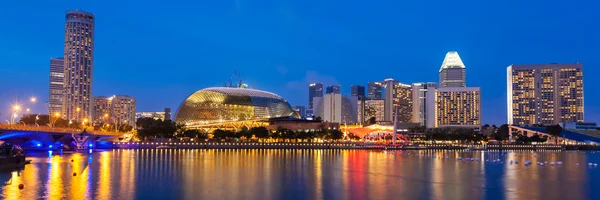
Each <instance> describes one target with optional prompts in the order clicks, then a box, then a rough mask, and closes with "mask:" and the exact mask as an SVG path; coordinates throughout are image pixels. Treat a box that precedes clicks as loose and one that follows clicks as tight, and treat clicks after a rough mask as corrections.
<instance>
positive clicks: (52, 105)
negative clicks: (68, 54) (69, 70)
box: [48, 58, 65, 116]
mask: <svg viewBox="0 0 600 200" xmlns="http://www.w3.org/2000/svg"><path fill="white" fill-rule="evenodd" d="M64 63H65V62H64V60H63V58H52V59H50V93H49V94H50V95H49V96H48V112H49V113H48V115H50V116H54V115H55V113H58V114H59V115H60V116H62V115H64V114H63V110H62V106H63V94H64V77H65V71H64Z"/></svg>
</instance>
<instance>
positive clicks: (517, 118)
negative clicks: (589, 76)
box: [507, 63, 584, 126]
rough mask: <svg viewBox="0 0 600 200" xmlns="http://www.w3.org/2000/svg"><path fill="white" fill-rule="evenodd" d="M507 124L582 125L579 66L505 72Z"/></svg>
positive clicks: (543, 66) (518, 68)
mask: <svg viewBox="0 0 600 200" xmlns="http://www.w3.org/2000/svg"><path fill="white" fill-rule="evenodd" d="M507 90H508V91H507V92H508V93H507V94H508V95H507V105H508V109H507V112H508V124H515V125H521V126H526V125H534V124H542V125H553V124H561V125H562V123H570V122H583V120H584V118H583V117H584V116H583V113H584V107H583V106H584V105H583V65H582V64H580V63H575V64H534V65H511V66H508V68H507Z"/></svg>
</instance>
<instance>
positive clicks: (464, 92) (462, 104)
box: [435, 87, 481, 130]
mask: <svg viewBox="0 0 600 200" xmlns="http://www.w3.org/2000/svg"><path fill="white" fill-rule="evenodd" d="M435 112H436V127H440V128H443V127H463V128H473V129H476V130H479V129H480V128H481V90H480V88H479V87H445V88H438V89H437V90H436V111H435Z"/></svg>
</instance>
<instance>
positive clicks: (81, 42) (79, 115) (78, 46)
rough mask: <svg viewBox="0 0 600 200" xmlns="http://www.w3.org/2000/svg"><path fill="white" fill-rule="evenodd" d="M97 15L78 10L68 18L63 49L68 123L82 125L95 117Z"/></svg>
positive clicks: (64, 105)
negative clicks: (89, 117) (94, 85)
mask: <svg viewBox="0 0 600 200" xmlns="http://www.w3.org/2000/svg"><path fill="white" fill-rule="evenodd" d="M94 20H95V19H94V15H93V14H91V13H88V12H84V11H79V10H70V11H67V14H66V25H65V49H64V53H65V54H64V92H65V93H64V97H63V105H62V109H63V114H64V116H65V117H64V118H65V119H73V120H76V121H83V119H84V118H87V116H89V115H91V114H92V104H93V102H92V101H93V99H92V98H91V97H92V96H91V94H92V75H93V73H92V71H93V69H94Z"/></svg>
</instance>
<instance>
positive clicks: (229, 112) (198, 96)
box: [175, 87, 299, 128]
mask: <svg viewBox="0 0 600 200" xmlns="http://www.w3.org/2000/svg"><path fill="white" fill-rule="evenodd" d="M277 117H296V118H298V117H299V116H298V114H297V113H296V112H294V110H293V109H292V107H291V106H290V104H289V103H288V102H287V101H286V100H285V99H283V98H281V97H280V96H279V95H276V94H273V93H270V92H265V91H261V90H255V89H248V88H232V87H214V88H206V89H203V90H199V91H197V92H195V93H193V94H192V95H190V96H189V97H187V98H186V99H185V100H184V101H183V103H182V104H181V106H179V110H178V111H177V113H176V114H175V121H177V122H179V123H183V124H185V125H186V126H187V127H188V128H202V127H213V126H214V127H216V125H219V124H221V125H226V124H233V123H238V122H247V121H261V120H267V119H270V118H277ZM238 124H241V123H238ZM234 126H235V125H234ZM234 128H236V127H234Z"/></svg>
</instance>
